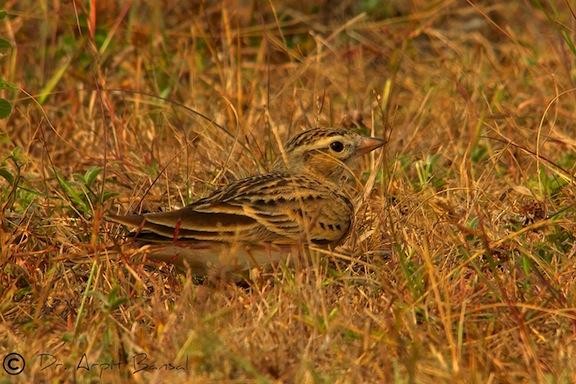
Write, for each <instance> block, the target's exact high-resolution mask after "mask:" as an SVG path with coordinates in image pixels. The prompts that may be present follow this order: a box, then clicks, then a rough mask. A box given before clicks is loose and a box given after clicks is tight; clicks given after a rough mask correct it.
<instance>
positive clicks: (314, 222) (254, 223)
mask: <svg viewBox="0 0 576 384" xmlns="http://www.w3.org/2000/svg"><path fill="white" fill-rule="evenodd" d="M384 144H385V140H383V139H380V138H376V137H369V136H363V135H360V134H359V133H356V132H354V131H352V130H349V129H345V128H311V129H308V130H305V131H302V132H300V133H298V134H296V135H294V136H293V137H292V138H290V139H289V140H288V141H287V142H286V143H285V144H284V146H283V148H282V151H281V152H282V156H281V157H280V158H279V159H278V160H277V161H276V162H275V163H274V164H273V166H272V169H271V171H270V172H269V173H264V174H259V175H253V176H249V177H245V178H241V179H238V180H236V181H232V182H230V183H229V184H227V185H225V186H223V187H221V188H219V189H217V190H215V191H214V192H212V193H211V194H210V195H208V196H206V197H203V198H200V199H199V200H196V201H195V202H193V203H191V204H189V205H187V206H185V207H183V208H180V209H176V210H172V211H167V212H159V213H146V214H131V215H124V216H123V215H114V214H109V215H108V216H107V219H108V220H109V221H112V222H114V223H119V224H122V225H124V226H127V227H131V228H132V229H133V232H131V237H133V239H134V240H135V241H136V242H137V244H138V245H145V246H147V248H148V250H149V256H150V257H151V258H152V259H155V260H161V261H166V262H170V263H173V264H177V265H186V266H188V267H189V268H191V269H192V271H193V272H194V273H196V274H206V273H208V272H209V271H214V270H217V271H224V272H225V273H236V272H242V271H246V270H249V269H251V268H253V267H264V266H267V265H270V264H274V263H276V262H278V261H282V260H283V259H284V258H286V257H288V256H289V255H290V254H293V253H294V252H296V251H295V249H297V248H298V247H300V248H301V247H302V245H317V246H321V247H335V246H337V245H339V244H341V243H342V242H343V241H344V240H345V239H346V238H347V236H348V234H349V232H350V229H351V227H352V223H353V215H354V205H353V203H352V199H351V197H350V196H349V195H348V194H347V193H346V192H345V191H344V188H343V186H342V185H341V182H342V178H343V176H345V171H346V170H347V169H349V168H348V165H349V163H350V162H351V161H352V160H353V159H355V158H357V157H359V156H361V155H364V154H367V153H369V152H371V151H373V150H375V149H377V148H380V147H382V146H383V145H384Z"/></svg>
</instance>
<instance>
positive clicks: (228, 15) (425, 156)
mask: <svg viewBox="0 0 576 384" xmlns="http://www.w3.org/2000/svg"><path fill="white" fill-rule="evenodd" d="M189 3H194V2H182V1H180V2H179V1H170V0H167V1H165V2H162V4H161V3H160V2H153V1H151V2H132V3H130V2H125V1H113V0H107V1H98V0H92V1H90V2H77V1H74V2H58V1H54V2H40V3H38V2H34V1H27V0H18V1H7V2H5V4H4V9H5V10H6V11H7V13H8V15H7V17H5V18H4V19H3V20H2V21H1V23H2V24H1V29H0V37H2V38H4V39H6V40H8V41H10V42H11V43H12V46H13V47H12V49H9V50H7V51H6V52H5V54H4V55H3V56H2V57H0V65H1V66H2V71H1V73H2V75H1V79H2V81H3V83H5V82H10V83H12V84H13V85H14V88H10V87H8V88H6V87H4V88H5V89H4V90H3V91H2V92H3V97H4V98H6V99H7V100H10V101H11V103H12V104H13V107H14V110H13V112H12V114H11V115H10V117H9V118H8V119H5V120H2V122H1V123H0V162H1V163H0V199H1V200H0V209H1V210H0V220H1V227H0V270H1V273H0V312H1V317H0V321H1V322H0V332H1V334H2V335H3V336H2V338H0V352H2V354H3V355H2V356H0V357H3V356H4V355H5V354H7V353H8V352H12V351H14V352H19V353H20V354H22V355H23V357H24V358H25V359H26V362H27V363H26V367H25V369H24V372H22V373H21V374H20V375H18V376H8V375H7V374H4V372H3V371H2V370H0V377H2V379H1V380H4V381H3V382H8V381H9V380H12V379H13V380H20V382H61V381H73V380H78V381H80V382H99V381H102V382H117V383H118V382H124V381H134V382H161V381H163V380H168V379H170V380H171V381H173V382H188V381H192V382H214V381H218V382H220V381H234V382H246V381H251V382H326V383H332V382H374V383H385V382H387V383H390V382H398V383H410V382H415V383H416V382H418V383H439V382H462V383H472V382H479V383H480V382H481V383H485V382H491V383H518V382H558V383H569V382H573V381H574V380H576V354H575V351H574V348H575V344H574V338H575V335H576V308H575V307H576V285H575V284H576V263H575V258H576V245H575V244H576V242H575V237H576V235H575V233H576V225H575V217H576V215H575V206H574V204H575V203H574V202H575V201H576V200H575V199H576V192H575V188H574V182H575V176H574V175H575V173H576V165H575V164H576V139H575V137H576V131H575V125H574V121H576V110H575V108H574V106H575V105H576V91H575V88H574V83H575V81H576V47H575V42H576V16H575V14H574V8H570V5H572V7H574V5H573V3H571V2H569V1H562V0H541V1H516V2H512V1H510V2H494V1H476V0H473V1H472V0H471V1H469V2H459V1H450V0H440V1H435V2H431V1H425V0H411V1H392V2H383V3H385V5H379V4H378V3H377V2H372V1H340V2H338V5H335V4H334V3H333V2H330V4H328V2H327V1H318V2H303V1H262V2H257V1H250V0H246V1H240V0H238V1H232V0H231V1H222V2H218V1H215V2H206V3H205V4H197V5H190V4H189ZM199 3H200V2H199ZM185 106H187V107H188V108H191V109H192V110H190V109H188V108H185ZM338 125H346V126H350V127H356V126H358V127H360V129H363V130H366V132H368V131H372V132H373V133H374V134H375V135H378V136H381V137H389V142H388V144H387V145H386V148H385V150H384V151H381V152H379V153H376V154H375V156H372V157H367V158H365V159H363V160H362V161H360V162H359V163H358V164H357V167H356V169H355V171H356V175H357V176H358V178H357V180H355V181H353V182H352V184H351V185H352V188H355V189H356V194H357V195H358V196H359V198H358V201H357V205H358V213H357V217H356V224H355V228H354V231H353V233H352V234H351V236H350V238H349V239H348V241H347V243H346V244H345V246H344V247H342V248H339V249H336V250H334V251H331V252H318V251H312V260H313V262H312V263H311V264H310V265H309V266H308V267H302V268H296V269H292V268H281V269H279V270H278V271H277V272H276V273H273V274H270V275H265V276H261V277H259V278H257V279H255V280H254V281H253V282H252V283H251V284H250V286H249V287H241V286H236V285H234V284H220V285H211V284H204V285H198V284H195V283H194V282H193V280H192V278H191V277H190V276H188V275H186V274H182V273H179V272H177V271H176V270H174V269H173V268H172V267H170V266H168V265H162V264H152V265H150V264H146V263H143V262H142V255H141V253H139V252H137V251H131V250H127V249H123V250H122V251H120V248H119V247H118V244H119V243H121V241H122V234H123V233H124V231H123V229H122V228H119V227H118V226H115V225H111V224H109V223H107V222H106V221H105V220H104V219H103V217H104V215H105V213H106V212H108V211H110V210H112V211H114V212H121V213H126V212H132V211H138V210H147V211H154V210H158V209H160V208H162V209H166V208H171V207H177V206H182V205H183V204H186V203H188V202H190V201H193V200H194V199H195V198H198V197H201V196H204V195H205V194H206V193H208V192H209V191H211V190H213V189H214V188H215V187H217V186H219V185H223V184H225V183H226V182H228V181H230V180H233V179H236V178H238V177H242V176H245V175H248V174H253V173H257V172H265V171H266V170H267V169H269V166H270V164H271V163H272V162H273V161H274V159H275V158H276V156H278V153H279V151H278V140H284V139H285V138H287V137H288V136H289V135H290V134H291V133H294V132H297V131H299V130H301V129H303V128H305V127H311V126H338ZM42 353H45V354H46V355H43V356H42V355H40V354H42ZM144 354H146V355H144ZM52 363H53V364H52ZM50 364H52V365H50ZM170 364H172V366H171V365H170ZM152 367H155V368H156V369H152ZM143 368H148V369H146V370H142V369H143ZM175 368H181V369H175ZM555 380H556V381H555Z"/></svg>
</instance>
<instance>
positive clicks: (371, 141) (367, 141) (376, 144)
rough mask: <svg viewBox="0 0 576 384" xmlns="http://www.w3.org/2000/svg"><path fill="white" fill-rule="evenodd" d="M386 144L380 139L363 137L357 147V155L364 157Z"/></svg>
mask: <svg viewBox="0 0 576 384" xmlns="http://www.w3.org/2000/svg"><path fill="white" fill-rule="evenodd" d="M384 144H386V142H385V141H384V140H382V139H378V138H376V137H363V138H362V140H361V141H360V144H359V145H358V154H359V155H364V154H366V153H368V152H371V151H373V150H375V149H377V148H380V147H381V146H383V145H384Z"/></svg>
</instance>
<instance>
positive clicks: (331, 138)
mask: <svg viewBox="0 0 576 384" xmlns="http://www.w3.org/2000/svg"><path fill="white" fill-rule="evenodd" d="M384 144H385V141H384V140H382V139H378V138H375V137H366V136H362V135H359V134H358V133H356V132H353V131H350V130H347V129H337V128H314V129H309V130H307V131H304V132H301V133H299V134H297V135H295V136H293V137H292V138H291V139H290V140H288V142H286V144H285V145H284V151H285V155H286V157H285V159H284V158H281V159H279V161H278V162H277V163H276V166H275V168H276V169H287V170H288V171H290V172H294V173H311V174H314V175H316V176H319V177H322V178H329V179H332V180H338V178H339V177H340V176H341V175H342V173H343V171H344V170H345V169H346V165H347V164H348V163H349V162H350V161H351V160H352V159H354V158H355V157H358V156H361V155H364V154H366V153H368V152H370V151H373V150H374V149H377V148H379V147H381V146H382V145H384Z"/></svg>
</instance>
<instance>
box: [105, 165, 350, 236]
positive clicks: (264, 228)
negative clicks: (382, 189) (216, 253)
mask: <svg viewBox="0 0 576 384" xmlns="http://www.w3.org/2000/svg"><path fill="white" fill-rule="evenodd" d="M352 210H353V209H352V206H351V203H350V201H349V200H348V199H347V198H346V197H345V196H344V195H342V194H339V193H336V191H334V190H333V189H330V188H328V187H326V186H325V185H324V184H322V183H321V182H319V181H317V180H314V179H312V178H309V177H307V176H303V175H297V176H295V175H288V174H283V173H272V174H266V175H260V176H253V177H248V178H245V179H241V180H238V181H235V182H232V183H231V184H228V185H227V186H226V187H224V188H223V189H220V190H217V191H215V192H214V193H213V194H212V195H210V196H208V197H205V198H203V199H200V200H198V201H196V202H195V203H193V204H191V205H189V206H187V207H184V208H182V209H178V210H175V211H171V212H165V213H152V214H146V215H141V216H140V215H131V216H110V217H109V219H110V220H112V221H115V222H118V223H121V224H125V225H129V226H132V227H137V228H138V231H137V232H138V233H139V235H137V237H138V236H139V237H140V238H141V239H145V238H146V237H148V238H150V237H151V235H153V236H152V237H158V236H159V237H160V238H165V239H173V240H176V239H186V240H198V241H226V242H234V241H248V242H258V241H270V242H277V243H294V242H295V241H296V240H298V239H302V238H305V237H308V238H309V239H311V240H312V241H314V242H318V243H323V242H324V243H329V242H333V241H337V240H339V239H340V238H341V237H343V236H344V235H345V234H346V233H347V231H348V229H349V226H350V216H351V214H352Z"/></svg>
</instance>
